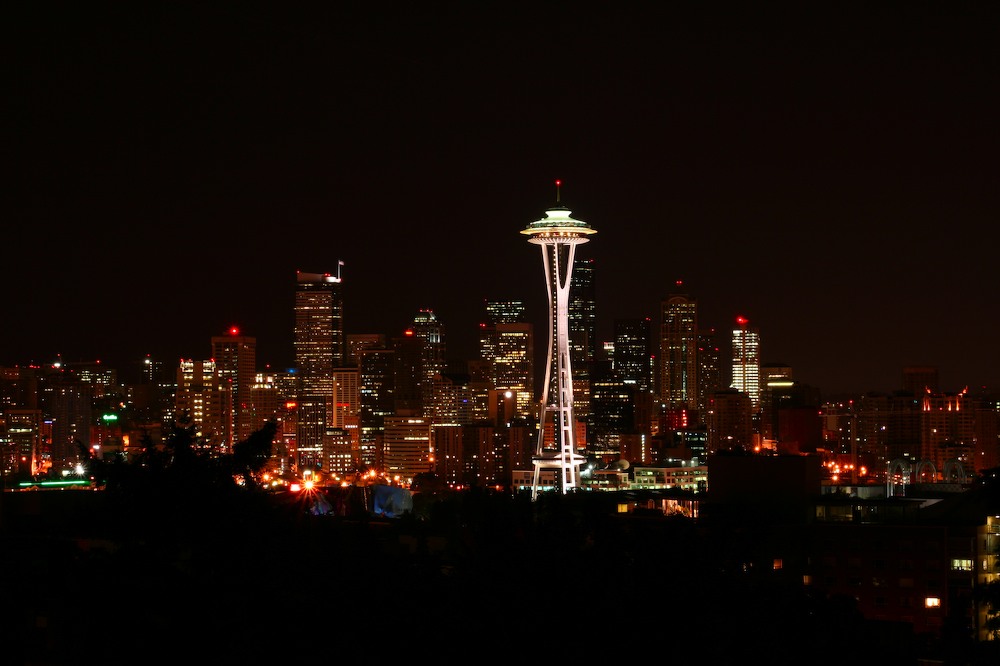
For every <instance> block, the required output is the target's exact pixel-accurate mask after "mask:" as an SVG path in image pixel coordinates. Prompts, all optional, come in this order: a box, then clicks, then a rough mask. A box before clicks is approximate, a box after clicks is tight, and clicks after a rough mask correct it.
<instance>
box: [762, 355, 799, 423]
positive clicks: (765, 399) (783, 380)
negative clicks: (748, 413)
mask: <svg viewBox="0 0 1000 666" xmlns="http://www.w3.org/2000/svg"><path fill="white" fill-rule="evenodd" d="M760 386H761V391H760V415H761V416H760V434H761V437H763V438H764V439H765V440H767V439H776V438H777V436H778V420H777V419H778V414H777V411H776V409H775V405H776V404H777V402H778V401H780V399H781V398H782V397H783V396H785V397H787V394H788V393H789V390H790V389H791V388H792V387H794V386H795V382H794V381H793V379H792V368H791V367H790V366H787V365H784V364H782V363H767V364H764V365H762V366H761V367H760Z"/></svg>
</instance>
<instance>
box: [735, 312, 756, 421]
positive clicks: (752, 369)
mask: <svg viewBox="0 0 1000 666" xmlns="http://www.w3.org/2000/svg"><path fill="white" fill-rule="evenodd" d="M730 388H734V389H736V390H737V391H739V392H740V393H746V394H747V395H748V396H750V404H751V405H752V407H753V411H754V413H756V412H757V411H758V410H759V409H760V333H759V332H758V331H757V329H756V328H754V327H752V326H750V320H748V319H747V318H746V317H742V316H740V317H737V318H736V326H735V327H734V328H733V382H732V384H730Z"/></svg>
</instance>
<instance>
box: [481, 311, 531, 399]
mask: <svg viewBox="0 0 1000 666" xmlns="http://www.w3.org/2000/svg"><path fill="white" fill-rule="evenodd" d="M479 357H480V359H481V360H483V361H485V362H487V363H488V364H489V382H490V387H491V388H492V389H495V390H498V391H511V392H512V393H513V394H514V397H515V401H516V404H517V414H518V415H519V416H521V417H523V418H530V417H532V416H533V415H534V414H535V362H534V358H535V335H534V325H533V324H531V323H529V322H527V321H526V320H525V308H524V303H522V302H520V301H486V323H484V324H480V327H479Z"/></svg>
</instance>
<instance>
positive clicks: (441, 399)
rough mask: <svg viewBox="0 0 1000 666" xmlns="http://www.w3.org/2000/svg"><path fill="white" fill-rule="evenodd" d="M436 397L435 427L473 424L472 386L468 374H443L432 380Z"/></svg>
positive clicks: (473, 401) (473, 403)
mask: <svg viewBox="0 0 1000 666" xmlns="http://www.w3.org/2000/svg"><path fill="white" fill-rule="evenodd" d="M434 395H436V396H437V397H438V415H437V422H436V423H435V425H438V424H440V425H465V424H466V423H472V422H473V419H474V417H473V413H474V410H473V406H474V405H475V400H474V398H473V386H472V382H471V379H470V376H469V374H468V373H461V372H445V373H442V374H440V375H437V376H436V377H435V378H434Z"/></svg>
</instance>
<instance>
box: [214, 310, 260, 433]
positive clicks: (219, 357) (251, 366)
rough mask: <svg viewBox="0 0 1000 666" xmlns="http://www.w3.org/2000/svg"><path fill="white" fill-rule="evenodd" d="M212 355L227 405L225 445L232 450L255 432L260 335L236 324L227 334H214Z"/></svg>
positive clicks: (225, 410) (224, 408)
mask: <svg viewBox="0 0 1000 666" xmlns="http://www.w3.org/2000/svg"><path fill="white" fill-rule="evenodd" d="M212 358H213V360H215V367H216V369H218V371H219V380H220V386H221V388H222V391H223V400H224V401H225V403H226V404H225V405H224V407H223V410H224V412H225V418H226V422H225V426H226V431H225V432H224V433H223V438H224V440H223V447H224V449H225V450H226V451H232V450H233V446H234V445H235V444H236V443H237V442H242V441H244V440H246V439H247V438H248V437H250V433H251V432H253V424H252V417H253V405H252V404H251V401H250V393H251V390H252V388H253V385H254V379H255V377H256V374H257V338H252V337H249V336H246V335H241V334H240V330H239V328H237V327H235V326H233V327H232V328H230V329H229V331H228V334H227V335H217V336H213V337H212Z"/></svg>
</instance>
